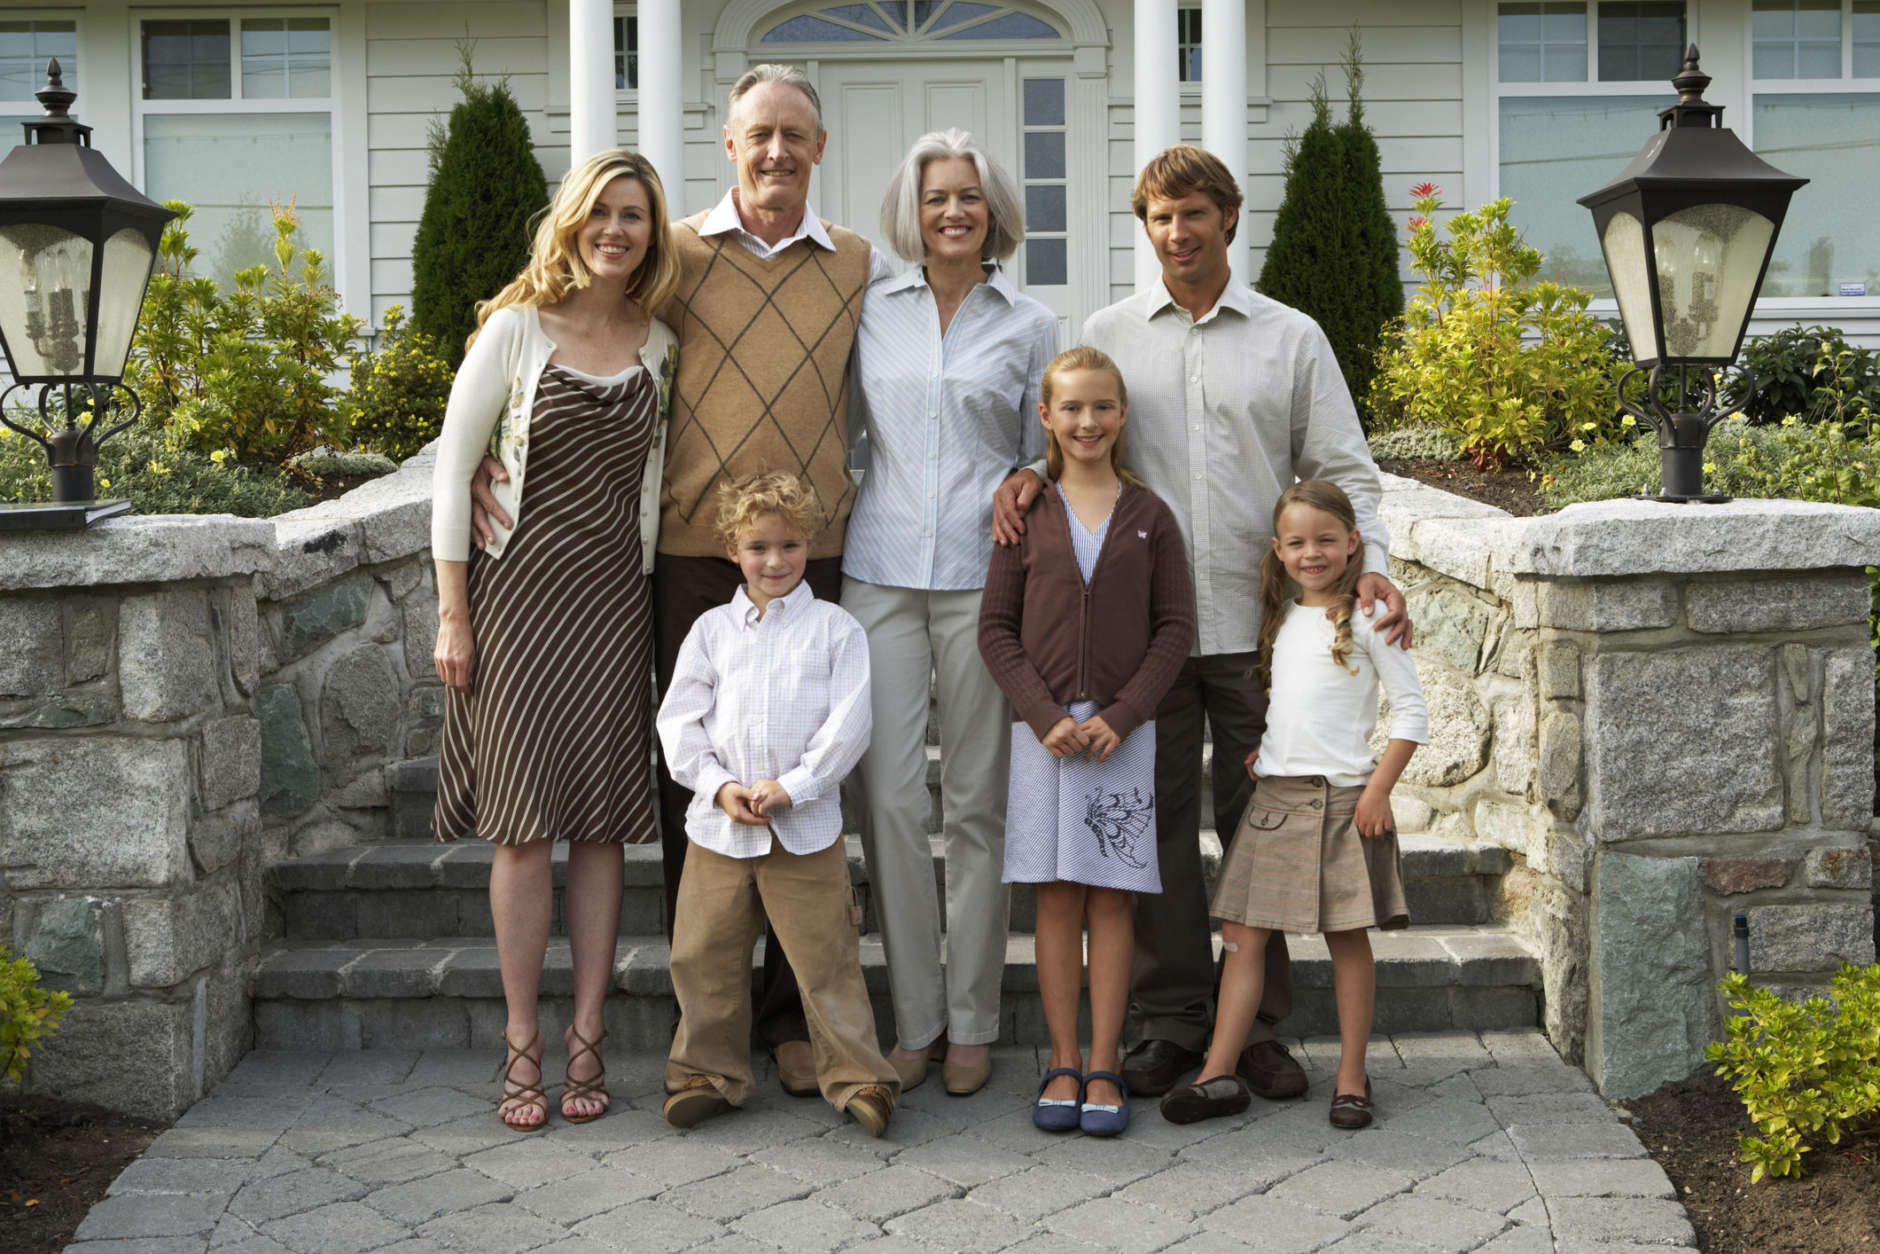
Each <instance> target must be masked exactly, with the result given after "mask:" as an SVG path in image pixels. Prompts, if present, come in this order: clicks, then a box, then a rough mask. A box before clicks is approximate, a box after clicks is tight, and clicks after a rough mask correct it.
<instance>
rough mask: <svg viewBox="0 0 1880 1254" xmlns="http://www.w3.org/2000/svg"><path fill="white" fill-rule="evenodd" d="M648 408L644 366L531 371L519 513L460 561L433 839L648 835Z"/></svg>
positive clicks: (653, 390)
mask: <svg viewBox="0 0 1880 1254" xmlns="http://www.w3.org/2000/svg"><path fill="white" fill-rule="evenodd" d="M658 407H659V389H658V386H657V383H656V381H655V380H654V379H653V377H652V376H651V375H650V374H649V373H648V372H647V371H646V370H645V369H643V368H639V367H635V368H634V369H632V370H630V371H627V372H626V373H625V374H623V375H619V376H615V377H614V378H612V379H606V380H602V379H596V378H593V377H591V376H588V375H584V374H580V373H578V372H575V371H572V370H569V369H566V368H564V367H562V366H554V365H551V366H549V367H547V368H546V369H544V370H543V371H542V376H541V379H540V381H539V382H538V383H537V384H536V390H535V409H534V412H533V413H532V414H531V416H530V423H529V428H530V434H529V477H528V488H527V491H528V502H527V505H528V508H526V509H524V510H523V511H521V521H520V522H519V523H518V525H517V527H516V530H515V533H514V534H513V535H512V536H511V537H510V540H509V544H508V546H507V547H506V549H505V550H504V553H503V556H502V557H501V558H491V557H487V556H485V555H484V554H483V552H482V551H481V550H478V549H472V550H471V553H470V566H469V572H468V580H469V591H470V625H471V628H472V632H473V637H474V639H475V642H476V670H475V673H474V676H473V680H472V688H471V691H470V692H467V693H466V692H463V691H461V690H459V689H455V688H452V689H449V690H448V693H447V696H446V699H445V706H444V738H443V747H442V749H441V750H440V752H439V762H438V788H437V809H436V811H435V812H434V813H433V816H432V829H433V831H435V832H436V834H437V838H438V839H439V840H456V839H458V838H459V837H463V836H468V835H472V834H475V835H479V836H482V837H483V838H484V839H486V840H491V841H495V842H496V843H498V844H503V845H515V844H521V843H523V842H525V841H532V840H585V841H625V842H628V843H631V844H639V843H642V842H645V841H649V840H652V839H653V837H654V836H655V834H656V829H655V827H654V823H653V777H652V766H651V762H652V706H651V701H652V668H653V602H652V593H651V588H650V584H649V582H648V580H647V578H646V576H645V574H644V573H642V569H641V553H640V483H641V476H642V474H643V472H644V470H645V467H646V459H647V456H648V454H649V452H650V451H651V449H652V445H653V431H654V423H655V421H656V420H657V416H658Z"/></svg>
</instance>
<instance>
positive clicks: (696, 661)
mask: <svg viewBox="0 0 1880 1254" xmlns="http://www.w3.org/2000/svg"><path fill="white" fill-rule="evenodd" d="M815 522H816V498H815V495H814V493H813V492H812V490H811V489H810V488H809V487H808V486H807V485H805V484H803V483H801V482H799V481H798V480H797V479H796V478H795V477H794V476H791V475H786V474H778V473H774V472H767V473H763V474H757V475H751V476H748V477H746V478H744V479H742V480H740V481H738V482H737V483H733V484H726V485H724V486H723V487H721V488H720V489H719V507H718V537H719V539H720V540H722V541H723V542H724V545H725V551H726V553H727V554H728V555H729V556H730V557H731V559H732V560H733V561H735V562H736V563H737V564H738V566H739V568H740V570H741V571H742V572H743V574H744V586H743V587H742V588H740V589H739V590H738V592H737V593H736V594H735V595H734V596H733V597H732V599H731V603H730V604H729V605H721V606H719V607H718V608H717V609H714V610H709V611H707V612H706V613H705V614H704V615H702V616H701V617H700V618H699V620H698V622H696V623H695V624H693V627H692V630H691V632H690V634H688V635H687V636H686V639H685V644H684V645H683V646H681V648H680V650H679V659H678V662H677V663H676V665H675V667H674V672H673V678H672V685H671V687H670V688H669V689H668V690H667V692H666V700H665V702H664V704H662V705H661V706H660V710H659V741H660V744H661V746H662V747H663V748H664V750H665V754H666V760H667V762H668V763H669V764H670V766H671V769H672V776H673V778H674V779H676V780H677V781H679V782H680V783H681V784H684V785H685V786H686V787H687V788H690V789H691V790H692V794H693V795H692V805H691V807H690V808H689V809H688V810H687V811H686V816H685V824H686V835H687V836H688V837H689V838H690V840H691V847H690V848H689V849H688V850H687V851H686V860H685V874H684V876H682V877H681V878H680V881H679V903H678V906H677V907H676V909H675V910H674V913H673V921H674V926H673V934H672V986H673V990H674V991H675V992H676V993H677V994H678V997H679V1015H680V1017H679V1031H678V1033H677V1034H676V1035H675V1036H674V1037H673V1040H672V1054H671V1056H670V1057H669V1058H668V1060H667V1062H666V1090H667V1092H668V1093H669V1094H671V1096H669V1097H668V1098H667V1099H666V1105H665V1108H664V1110H663V1112H662V1113H663V1114H664V1115H665V1118H666V1122H668V1123H670V1124H672V1125H673V1126H674V1127H676V1128H689V1127H691V1126H692V1125H693V1124H695V1123H697V1122H699V1121H700V1120H701V1119H709V1118H711V1117H712V1116H713V1115H718V1114H723V1113H724V1112H725V1111H727V1110H729V1109H731V1108H732V1107H733V1106H741V1105H743V1104H744V1100H745V1098H746V1097H747V1096H749V1094H750V1091H751V1042H750V1032H751V1024H750V1020H751V946H752V945H753V944H754V943H755V942H756V940H757V937H758V935H759V934H760V933H761V932H762V930H763V925H764V916H765V915H766V914H768V915H769V916H770V924H771V927H772V928H773V929H775V931H776V934H777V939H778V940H779V941H780V942H781V943H782V945H783V949H784V953H785V954H786V955H787V956H788V957H789V959H790V965H791V966H792V967H794V968H795V970H796V977H797V982H798V984H799V985H800V986H801V988H802V990H803V1011H804V1015H805V1017H806V1018H807V1019H808V1020H809V1029H810V1043H811V1047H812V1049H813V1050H814V1053H815V1058H816V1075H817V1080H818V1082H819V1084H820V1086H821V1088H822V1094H823V1097H824V1098H826V1099H827V1100H828V1101H829V1104H830V1105H832V1106H834V1107H835V1108H836V1109H837V1110H840V1111H844V1112H846V1113H847V1114H848V1115H849V1116H850V1117H851V1118H852V1119H854V1120H855V1121H856V1122H857V1123H859V1124H861V1125H862V1127H863V1128H865V1129H867V1131H868V1133H869V1135H871V1136H880V1135H881V1133H882V1131H883V1130H884V1129H885V1128H886V1127H887V1126H888V1119H889V1116H890V1115H892V1114H893V1112H894V1103H895V1097H896V1095H897V1094H898V1092H899V1089H900V1085H899V1082H898V1081H897V1080H896V1078H895V1073H894V1069H893V1068H892V1067H890V1066H889V1065H888V1062H887V1059H885V1058H883V1057H882V1055H881V1050H880V1049H879V1047H877V1045H876V1044H875V1016H874V1012H873V1011H871V1010H870V1009H869V1006H868V991H867V989H866V988H865V987H864V986H863V984H862V965H861V957H860V952H859V943H858V939H857V934H856V933H857V926H858V924H859V923H860V922H861V911H860V908H859V907H858V906H857V905H856V904H855V894H854V890H853V889H851V888H850V886H849V868H848V858H847V856H846V854H845V852H844V850H843V847H842V806H841V800H840V796H839V792H838V786H839V785H840V784H841V782H842V777H843V776H845V775H847V774H848V773H849V770H850V768H851V767H853V766H854V765H855V763H856V761H857V760H858V759H859V758H860V757H861V756H862V750H863V748H864V747H865V746H866V745H867V743H868V730H869V712H868V711H869V707H868V642H867V639H866V637H865V636H864V635H863V633H862V627H861V624H860V623H858V622H856V621H855V620H854V619H853V618H851V617H850V616H849V615H848V614H847V613H846V612H845V611H844V610H843V609H842V608H841V607H840V606H838V605H836V604H835V603H834V602H830V601H819V600H817V599H816V595H815V593H813V592H811V591H810V587H809V585H808V584H806V583H804V582H803V568H804V564H805V563H806V562H807V561H808V559H809V544H810V533H811V529H812V528H813V527H814V525H815Z"/></svg>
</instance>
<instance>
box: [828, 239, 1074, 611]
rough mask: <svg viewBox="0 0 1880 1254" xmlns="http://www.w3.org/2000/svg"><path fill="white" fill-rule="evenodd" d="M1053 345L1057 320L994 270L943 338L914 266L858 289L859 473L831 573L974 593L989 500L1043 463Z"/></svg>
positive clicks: (986, 554) (981, 571)
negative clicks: (1043, 404)
mask: <svg viewBox="0 0 1880 1254" xmlns="http://www.w3.org/2000/svg"><path fill="white" fill-rule="evenodd" d="M1057 343H1058V324H1057V316H1056V315H1055V314H1053V313H1052V312H1051V311H1050V310H1049V309H1046V308H1045V307H1044V306H1043V305H1041V304H1039V303H1038V302H1037V301H1035V300H1033V299H1032V298H1031V297H1029V296H1026V295H1023V294H1022V293H1020V292H1019V290H1018V289H1017V288H1015V287H1013V286H1012V283H1011V280H1009V279H1007V278H1006V277H1005V275H1004V273H1003V272H1002V271H1000V270H998V269H996V268H994V269H992V270H991V271H990V274H989V277H988V278H987V280H986V282H984V283H981V284H980V285H979V286H978V287H975V288H974V289H973V290H972V291H971V292H969V293H967V296H966V300H965V301H964V302H963V303H962V304H961V305H960V308H959V311H958V312H957V313H955V314H954V315H953V321H952V322H951V323H949V324H948V326H947V330H946V334H945V335H944V336H942V335H941V334H940V315H939V310H938V307H937V306H936V305H935V303H934V297H933V291H932V289H930V288H929V287H928V286H927V279H926V275H925V273H924V272H923V271H922V269H921V268H920V267H919V266H916V267H914V268H913V269H912V270H910V271H908V272H907V273H906V274H903V275H899V276H897V277H895V278H890V279H883V280H881V281H879V282H877V283H875V284H873V285H872V286H870V287H869V289H868V292H867V295H866V296H865V297H864V298H863V302H862V321H861V326H860V328H859V329H858V330H857V332H856V336H855V366H854V369H855V386H854V387H853V388H852V390H851V395H852V396H853V397H854V409H853V411H852V414H851V426H852V427H854V428H856V429H858V430H865V431H866V433H867V436H868V459H867V466H868V473H867V474H866V475H865V476H864V477H863V479H862V487H861V492H860V494H859V495H858V496H857V497H856V500H855V511H854V513H853V514H851V515H850V517H849V530H848V538H847V540H846V541H845V542H844V544H843V553H842V573H843V574H845V575H848V576H850V577H851V578H855V579H861V580H865V581H866V582H868V583H874V584H882V585H885V586H887V587H893V588H926V589H930V590H933V591H958V590H961V589H968V588H979V587H984V586H985V582H986V563H987V562H988V561H989V560H990V558H991V556H992V493H993V491H994V490H995V489H997V488H998V486H999V484H1000V483H1001V482H1003V481H1004V479H1005V477H1006V476H1007V475H1008V474H1010V473H1011V472H1012V471H1013V470H1014V469H1016V468H1017V467H1019V466H1024V465H1028V464H1030V463H1031V462H1033V461H1036V460H1037V459H1038V458H1040V457H1042V456H1043V455H1044V428H1043V426H1042V425H1041V424H1040V423H1039V421H1038V385H1039V381H1040V379H1041V378H1042V377H1043V375H1044V367H1045V363H1046V362H1048V361H1050V360H1051V359H1052V358H1053V357H1055V356H1056V355H1057Z"/></svg>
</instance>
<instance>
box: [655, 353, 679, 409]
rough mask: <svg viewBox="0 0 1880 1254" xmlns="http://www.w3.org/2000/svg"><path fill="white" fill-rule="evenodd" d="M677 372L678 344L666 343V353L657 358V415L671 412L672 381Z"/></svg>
mask: <svg viewBox="0 0 1880 1254" xmlns="http://www.w3.org/2000/svg"><path fill="white" fill-rule="evenodd" d="M678 372H679V345H678V342H677V341H674V342H673V343H671V344H668V345H666V355H665V356H664V357H662V358H660V360H659V416H660V417H662V418H664V417H665V416H666V415H667V414H669V413H671V412H672V381H673V378H674V376H676V375H677V374H678Z"/></svg>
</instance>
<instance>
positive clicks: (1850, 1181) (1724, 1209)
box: [1626, 1075, 1880, 1254]
mask: <svg viewBox="0 0 1880 1254" xmlns="http://www.w3.org/2000/svg"><path fill="white" fill-rule="evenodd" d="M1626 1106H1627V1107H1628V1108H1629V1109H1630V1110H1631V1111H1632V1113H1633V1114H1634V1115H1635V1116H1636V1119H1635V1120H1634V1123H1633V1125H1632V1126H1633V1129H1634V1130H1635V1131H1636V1132H1637V1133H1638V1135H1639V1139H1640V1140H1641V1141H1643V1142H1644V1143H1645V1148H1646V1149H1647V1150H1648V1151H1650V1152H1651V1156H1652V1157H1653V1158H1655V1159H1657V1160H1658V1165H1659V1166H1661V1167H1663V1168H1664V1169H1665V1174H1666V1175H1668V1176H1670V1177H1671V1183H1672V1185H1673V1186H1674V1187H1675V1188H1676V1189H1677V1191H1678V1197H1679V1199H1680V1200H1681V1201H1683V1203H1684V1205H1685V1209H1687V1210H1688V1211H1690V1214H1691V1223H1692V1225H1693V1226H1694V1227H1695V1228H1696V1229H1697V1245H1698V1248H1699V1249H1701V1250H1703V1251H1705V1254H1874V1251H1876V1250H1880V1127H1876V1128H1871V1129H1868V1130H1867V1131H1866V1132H1864V1133H1861V1134H1857V1135H1843V1136H1842V1138H1841V1143H1840V1144H1839V1145H1826V1144H1822V1145H1819V1146H1817V1147H1816V1148H1815V1149H1814V1150H1813V1151H1812V1152H1810V1153H1807V1154H1804V1155H1802V1169H1803V1170H1804V1171H1805V1172H1806V1173H1807V1174H1805V1175H1803V1176H1802V1177H1801V1178H1800V1179H1793V1178H1790V1179H1783V1180H1770V1179H1767V1178H1765V1179H1763V1180H1760V1181H1758V1182H1757V1183H1755V1184H1751V1183H1750V1182H1749V1173H1750V1169H1749V1168H1748V1167H1745V1166H1744V1165H1743V1164H1742V1162H1741V1161H1740V1156H1739V1153H1738V1141H1739V1139H1740V1138H1742V1137H1743V1136H1746V1135H1748V1134H1750V1133H1753V1132H1755V1131H1756V1127H1755V1125H1754V1124H1752V1123H1751V1122H1750V1121H1749V1116H1748V1115H1746V1114H1744V1113H1743V1104H1742V1102H1740V1101H1739V1100H1738V1099H1737V1096H1736V1094H1735V1093H1732V1092H1731V1091H1730V1087H1729V1085H1727V1084H1726V1083H1725V1082H1724V1081H1723V1080H1722V1079H1720V1078H1719V1077H1717V1076H1714V1075H1703V1076H1700V1077H1698V1078H1696V1079H1692V1080H1686V1081H1684V1082H1683V1083H1681V1084H1667V1085H1665V1086H1664V1087H1663V1088H1661V1089H1659V1090H1658V1091H1657V1092H1656V1093H1653V1094H1652V1095H1651V1096H1650V1097H1644V1098H1640V1099H1639V1100H1637V1101H1633V1102H1627V1103H1626Z"/></svg>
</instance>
